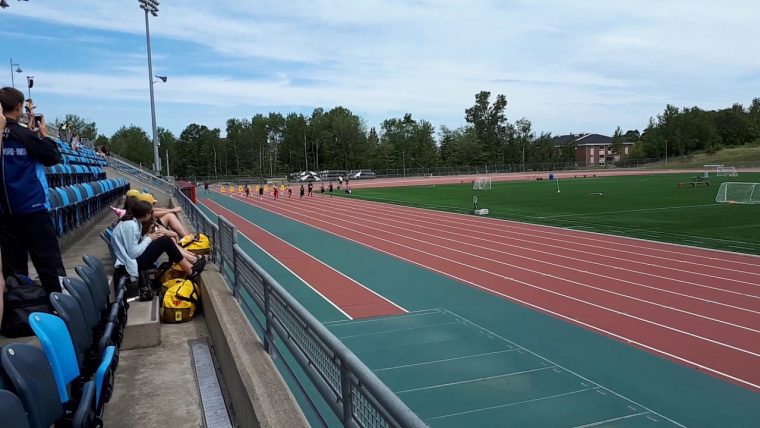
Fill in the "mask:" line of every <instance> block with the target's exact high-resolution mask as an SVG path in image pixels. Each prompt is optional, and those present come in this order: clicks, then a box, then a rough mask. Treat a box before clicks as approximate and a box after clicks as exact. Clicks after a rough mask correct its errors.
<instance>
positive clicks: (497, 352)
mask: <svg viewBox="0 0 760 428" xmlns="http://www.w3.org/2000/svg"><path fill="white" fill-rule="evenodd" d="M517 349H518V348H510V349H502V350H501V351H493V352H483V353H482V354H473V355H465V356H463V357H452V358H444V359H442V360H433V361H425V362H422V363H413V364H404V365H401V366H393V367H383V368H381V369H375V370H373V371H374V372H376V373H377V372H384V371H388V370H396V369H405V368H407V367H418V366H426V365H429V364H438V363H447V362H449V361H459V360H466V359H469V358H480V357H485V356H488V355H496V354H504V353H507V352H513V351H517Z"/></svg>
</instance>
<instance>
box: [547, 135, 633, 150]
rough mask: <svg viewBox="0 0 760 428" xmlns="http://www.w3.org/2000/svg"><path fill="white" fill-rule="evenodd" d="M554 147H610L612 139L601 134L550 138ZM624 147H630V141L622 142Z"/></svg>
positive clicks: (631, 143)
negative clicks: (572, 145) (570, 145)
mask: <svg viewBox="0 0 760 428" xmlns="http://www.w3.org/2000/svg"><path fill="white" fill-rule="evenodd" d="M552 143H553V144H554V147H561V146H564V145H567V144H574V145H575V146H611V145H612V137H608V136H606V135H601V134H567V135H560V136H558V137H554V138H552ZM622 143H623V144H624V145H627V146H630V145H633V144H634V143H633V142H632V141H623V142H622Z"/></svg>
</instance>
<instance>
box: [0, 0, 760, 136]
mask: <svg viewBox="0 0 760 428" xmlns="http://www.w3.org/2000/svg"><path fill="white" fill-rule="evenodd" d="M8 1H9V3H10V7H9V8H7V9H4V10H0V40H1V41H2V43H0V46H2V47H1V48H0V51H1V52H2V54H3V55H2V56H0V59H2V58H3V57H4V58H5V59H4V60H3V61H6V62H5V64H6V66H5V70H6V71H4V72H0V85H3V86H6V85H9V84H11V81H10V80H11V74H12V73H11V71H10V61H9V60H10V58H12V59H13V62H14V63H19V64H20V66H21V68H22V70H23V72H22V73H13V74H14V77H15V79H16V85H17V87H23V88H24V89H25V88H26V76H27V75H34V76H35V84H34V87H33V88H32V98H33V99H34V100H35V104H36V105H37V107H38V109H37V110H38V112H40V113H44V114H45V115H46V117H47V118H48V120H50V118H54V117H63V116H64V115H65V114H66V113H76V114H78V115H80V116H82V117H84V118H86V119H88V120H91V121H95V122H96V123H97V125H98V130H99V132H100V133H102V134H105V135H106V136H110V135H111V134H112V133H113V132H114V131H116V130H117V129H118V128H119V127H121V126H122V125H130V124H135V125H138V126H141V127H143V128H144V129H146V130H149V129H150V127H151V119H150V101H149V100H150V98H149V91H148V71H147V55H146V41H145V16H144V14H143V11H142V10H141V9H139V6H138V3H137V0H134V1H131V0H78V1H70V0H30V1H28V2H17V1H14V0H8ZM161 3H162V4H161V6H160V12H159V16H158V17H157V18H153V17H151V19H150V30H151V42H152V51H153V67H154V74H156V75H165V76H168V81H167V83H161V82H159V83H157V84H156V86H155V99H156V114H157V120H158V125H159V126H162V127H165V128H167V129H169V130H171V131H172V132H174V133H175V134H179V133H180V132H181V131H182V130H183V129H184V128H185V127H186V126H187V125H188V124H190V123H200V124H204V125H207V126H209V127H218V128H220V129H221V130H222V135H224V133H225V132H224V129H225V126H226V125H225V124H226V121H227V119H229V118H233V117H235V118H250V117H252V116H253V115H254V114H256V113H263V114H267V113H268V112H270V111H278V112H281V113H283V114H286V113H288V112H291V111H295V112H300V113H304V114H307V115H308V114H310V113H311V111H312V110H313V109H314V108H315V107H322V108H325V109H330V108H332V107H335V106H344V107H347V108H349V109H351V110H352V111H353V112H354V113H355V114H358V115H359V116H361V117H362V118H364V120H365V123H366V124H367V126H368V127H371V126H379V124H380V123H381V122H382V121H383V120H384V119H386V118H390V117H402V116H403V115H404V114H405V113H412V115H413V117H414V118H417V119H425V120H428V121H430V122H432V123H433V124H434V125H436V126H441V125H445V126H448V127H450V128H455V127H459V126H462V125H464V124H465V121H464V110H465V109H466V108H467V107H469V106H471V105H472V104H473V102H474V96H475V93H477V92H479V91H481V90H487V91H490V92H491V93H492V94H505V95H506V97H507V100H508V106H507V111H506V114H507V118H508V119H509V120H510V121H515V120H517V119H519V118H521V117H525V118H528V119H529V120H531V121H532V122H533V125H534V129H535V130H536V131H538V132H542V131H543V132H551V133H552V134H555V135H558V134H566V133H580V132H598V133H603V134H607V135H611V134H612V132H613V131H614V129H615V128H616V127H617V126H620V127H621V128H623V130H624V131H625V130H627V129H639V130H641V129H643V128H645V127H646V125H647V123H648V120H649V118H650V117H652V116H655V115H657V114H658V113H660V112H662V111H663V109H664V107H665V105H666V104H668V103H670V104H674V105H676V106H679V107H683V106H694V105H697V106H700V107H702V108H707V109H714V108H724V107H728V106H730V105H732V104H733V103H735V102H739V103H742V104H744V105H748V104H749V103H750V101H751V100H752V99H753V98H754V97H760V43H758V41H760V25H759V24H758V17H759V16H760V4H758V3H757V2H756V1H755V0H746V1H745V0H726V1H723V2H715V1H702V0H691V1H682V0H668V1H651V0H627V1H609V0H604V1H601V0H583V1H559V0H555V1H542V0H532V1H530V0H525V1H523V0H502V1H490V0H468V1H464V0H461V1H455V0H405V1H404V0H384V1H380V0H309V1H306V0H291V1H270V0H259V1H253V0H204V1H200V0H161ZM0 64H2V62H0ZM2 68H3V67H0V69H2ZM25 92H26V91H25Z"/></svg>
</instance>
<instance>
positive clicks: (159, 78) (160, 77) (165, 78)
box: [153, 76, 169, 83]
mask: <svg viewBox="0 0 760 428" xmlns="http://www.w3.org/2000/svg"><path fill="white" fill-rule="evenodd" d="M156 79H157V80H154V81H153V83H156V82H158V81H159V80H160V81H162V82H164V83H166V81H167V80H168V79H169V78H168V77H166V76H156Z"/></svg>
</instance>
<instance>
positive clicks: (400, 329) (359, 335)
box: [337, 322, 459, 340]
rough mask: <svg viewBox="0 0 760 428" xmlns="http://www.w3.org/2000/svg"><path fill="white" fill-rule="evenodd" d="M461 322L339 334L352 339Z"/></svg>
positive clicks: (452, 323) (343, 337)
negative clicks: (345, 334)
mask: <svg viewBox="0 0 760 428" xmlns="http://www.w3.org/2000/svg"><path fill="white" fill-rule="evenodd" d="M454 324H459V323H458V322H444V323H438V324H430V325H417V326H414V327H407V328H395V329H390V330H381V331H371V332H367V333H359V334H349V335H347V336H337V337H338V339H341V340H343V339H352V338H354V337H363V336H376V335H379V334H386V333H398V332H401V331H412V330H421V329H423V328H431V327H441V326H445V325H454Z"/></svg>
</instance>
